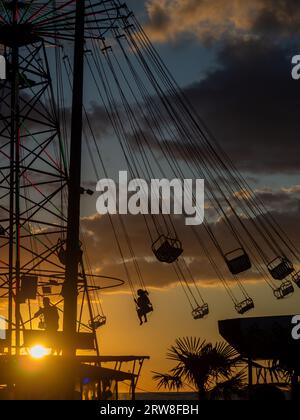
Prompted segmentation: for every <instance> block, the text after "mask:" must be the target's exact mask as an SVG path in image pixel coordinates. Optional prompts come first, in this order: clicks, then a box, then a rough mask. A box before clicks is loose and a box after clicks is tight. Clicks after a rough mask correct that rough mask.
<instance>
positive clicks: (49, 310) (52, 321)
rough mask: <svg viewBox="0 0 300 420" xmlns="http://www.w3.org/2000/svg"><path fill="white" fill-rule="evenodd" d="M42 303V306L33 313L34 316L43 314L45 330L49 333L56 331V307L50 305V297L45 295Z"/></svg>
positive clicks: (57, 326) (57, 325)
mask: <svg viewBox="0 0 300 420" xmlns="http://www.w3.org/2000/svg"><path fill="white" fill-rule="evenodd" d="M43 305H44V307H43V308H40V309H39V310H38V311H37V312H36V313H35V314H34V317H35V318H38V317H39V316H41V315H43V317H44V321H45V331H47V332H49V333H54V332H57V330H58V328H59V315H58V309H57V307H56V306H53V305H51V303H50V299H49V298H47V297H45V298H44V299H43Z"/></svg>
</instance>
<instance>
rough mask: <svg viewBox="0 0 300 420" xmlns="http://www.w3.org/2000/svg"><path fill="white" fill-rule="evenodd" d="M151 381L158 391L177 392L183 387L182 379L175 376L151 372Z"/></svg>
mask: <svg viewBox="0 0 300 420" xmlns="http://www.w3.org/2000/svg"><path fill="white" fill-rule="evenodd" d="M153 373H154V375H153V380H154V381H156V382H157V387H158V389H161V388H165V389H168V390H169V391H179V390H180V389H181V388H182V387H183V382H182V379H181V378H180V377H179V376H176V375H170V374H166V373H158V372H153Z"/></svg>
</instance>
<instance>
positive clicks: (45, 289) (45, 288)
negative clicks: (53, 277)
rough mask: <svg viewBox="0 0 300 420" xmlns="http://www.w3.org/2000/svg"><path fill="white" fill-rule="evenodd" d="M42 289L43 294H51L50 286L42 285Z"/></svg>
mask: <svg viewBox="0 0 300 420" xmlns="http://www.w3.org/2000/svg"><path fill="white" fill-rule="evenodd" d="M42 291H43V295H44V296H47V295H51V294H52V288H51V286H43V287H42Z"/></svg>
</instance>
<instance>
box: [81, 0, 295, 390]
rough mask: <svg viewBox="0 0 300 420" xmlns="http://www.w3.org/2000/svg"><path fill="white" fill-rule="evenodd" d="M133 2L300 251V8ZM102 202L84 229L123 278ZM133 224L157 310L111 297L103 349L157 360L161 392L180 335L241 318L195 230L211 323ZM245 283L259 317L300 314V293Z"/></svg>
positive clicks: (265, 1) (95, 250)
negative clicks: (193, 310)
mask: <svg viewBox="0 0 300 420" xmlns="http://www.w3.org/2000/svg"><path fill="white" fill-rule="evenodd" d="M127 3H128V6H129V7H130V8H132V9H133V10H134V11H135V13H136V15H137V16H138V17H139V19H140V21H141V23H142V24H143V25H144V27H145V29H146V32H147V34H148V35H149V37H150V39H151V40H152V41H153V43H154V44H155V46H156V47H157V49H158V51H159V52H160V54H161V56H162V57H163V59H164V61H165V63H166V64H167V66H168V68H169V69H170V71H171V72H172V74H173V75H174V76H175V79H176V80H177V81H178V83H179V84H180V86H181V87H182V88H183V89H184V90H185V92H186V93H187V95H188V96H189V98H190V100H191V101H192V102H193V104H194V105H195V107H196V109H197V111H198V113H199V114H200V115H201V116H202V118H203V119H204V121H205V122H206V124H207V125H208V126H209V128H210V130H211V131H212V133H213V134H214V135H215V137H216V138H217V139H218V141H219V143H220V144H221V146H222V147H223V148H224V149H225V150H226V151H227V152H228V153H229V154H230V156H231V157H232V159H233V160H234V162H235V163H236V165H237V166H238V168H239V169H240V170H241V171H242V173H243V174H244V176H245V177H246V178H247V180H248V182H249V183H250V185H251V186H252V188H253V189H255V190H256V192H257V193H258V195H259V196H260V198H262V199H263V201H264V203H265V204H266V205H267V207H268V208H269V209H270V210H271V211H272V212H273V213H274V215H276V217H277V219H278V220H279V221H280V223H281V224H282V225H283V226H284V228H285V229H286V230H287V231H288V233H289V235H290V237H291V238H292V239H293V240H294V242H295V243H296V245H298V246H299V212H300V201H299V199H300V185H299V168H300V154H299V140H298V121H299V117H298V113H299V100H300V95H299V94H298V93H300V89H299V88H300V83H299V82H298V83H297V82H296V81H293V80H292V78H291V67H292V66H291V58H292V57H293V56H294V55H296V54H298V53H300V46H299V42H298V37H299V28H300V6H299V4H298V2H297V1H292V0H290V1H289V0H286V1H282V2H280V5H279V4H278V3H279V2H277V1H272V0H255V1H252V2H245V1H243V0H240V1H239V0H215V1H210V0H207V1H206V0H201V1H200V0H196V1H195V0H143V1H141V0H128V2H127ZM107 153H108V152H107ZM110 159H112V158H110ZM112 165H113V166H114V165H115V163H112ZM120 169H122V168H120ZM94 200H96V197H95V198H93V200H92V202H93V203H91V202H90V201H89V202H88V203H87V201H85V202H84V203H83V208H84V213H85V215H86V217H85V218H84V220H83V229H84V230H85V231H86V232H89V235H90V239H93V240H91V241H88V244H89V245H88V249H89V251H90V254H91V258H92V261H93V265H94V268H95V267H96V266H97V264H98V268H99V270H100V271H101V273H103V274H108V273H112V272H113V273H115V274H119V275H120V277H122V269H121V268H120V269H119V270H118V268H117V266H116V264H115V260H114V258H117V251H116V247H115V244H114V242H113V239H112V235H111V231H110V228H109V224H108V223H107V220H106V218H104V217H102V218H101V217H99V216H97V215H96V214H93V212H92V207H91V206H92V205H93V204H94ZM126 226H128V227H129V229H130V232H131V235H132V236H133V237H134V243H135V246H136V251H137V255H138V258H139V260H140V261H142V263H141V266H142V270H143V273H144V275H145V280H146V284H147V285H148V286H149V288H150V292H151V300H152V302H153V304H154V307H155V311H154V313H153V314H152V315H151V316H150V322H149V323H148V324H147V325H144V326H142V327H140V326H139V325H138V320H137V318H136V314H135V311H134V305H133V303H132V297H131V295H130V294H129V293H128V291H127V292H126V290H125V291H120V292H117V291H115V293H112V294H107V293H106V294H104V295H103V305H104V309H105V311H106V312H107V316H108V320H109V321H108V325H107V327H106V328H104V329H103V331H101V334H100V340H101V341H100V342H101V351H102V352H103V353H104V354H111V353H112V354H120V353H124V354H129V353H135V354H145V355H150V356H151V361H150V362H147V363H146V366H145V369H144V372H143V376H142V379H141V382H140V387H141V388H143V389H145V390H150V391H152V390H155V384H154V383H153V382H152V380H151V376H152V374H151V371H166V370H167V368H168V367H169V366H170V365H169V363H166V361H165V353H166V350H167V348H168V347H169V346H170V345H171V344H172V343H173V342H174V340H175V338H176V337H181V336H187V335H193V336H200V337H203V338H205V339H207V340H218V339H220V337H219V336H218V329H217V321H218V320H219V319H225V318H233V317H236V316H237V314H236V312H235V311H234V308H233V305H232V302H231V301H230V300H229V298H228V296H227V294H226V293H225V291H224V289H223V287H222V286H221V284H220V283H219V282H218V280H216V279H215V278H214V276H213V273H211V271H210V270H209V268H207V264H206V262H205V261H204V260H203V258H200V257H199V259H197V258H196V257H195V255H197V249H196V248H195V246H196V245H195V243H193V242H191V243H190V240H189V238H190V233H186V232H184V231H182V235H185V237H184V238H185V242H184V245H185V248H186V252H185V255H186V256H187V257H188V256H189V255H191V256H192V257H193V262H192V267H193V272H194V274H195V276H196V278H197V280H199V284H200V288H201V292H203V295H204V297H205V300H206V301H207V302H208V303H209V305H210V309H211V314H210V316H209V317H208V318H207V319H206V320H203V321H194V320H193V319H192V317H191V314H190V308H189V306H188V303H187V301H186V298H185V296H184V293H183V291H182V289H181V287H180V285H178V284H177V283H176V278H175V275H174V272H173V271H172V268H170V267H168V266H162V265H161V264H159V263H157V262H156V261H155V260H154V259H153V258H152V255H151V250H150V245H151V244H150V243H149V241H148V242H147V241H145V238H144V234H143V232H142V229H139V218H138V217H137V218H132V217H131V216H130V217H128V219H127V220H126ZM183 229H184V228H183ZM112 256H115V257H112ZM97 259H98V260H97ZM96 260H97V263H96ZM244 281H245V285H246V287H247V290H248V292H249V294H250V296H251V297H253V299H254V300H255V304H256V309H255V311H253V312H251V313H250V314H249V316H264V315H280V314H290V313H297V312H299V309H298V308H299V296H300V295H299V291H298V290H296V293H295V294H294V296H292V297H291V298H288V299H287V300H285V301H276V300H275V298H274V297H273V295H272V291H271V290H270V289H268V287H267V286H266V284H265V283H264V282H263V281H262V280H259V279H251V278H247V279H246V280H244Z"/></svg>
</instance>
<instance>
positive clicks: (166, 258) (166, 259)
mask: <svg viewBox="0 0 300 420" xmlns="http://www.w3.org/2000/svg"><path fill="white" fill-rule="evenodd" d="M152 251H153V253H154V255H155V256H156V258H157V259H158V261H160V262H163V263H167V264H172V263H174V262H175V261H177V260H178V258H179V257H180V255H181V254H182V253H183V249H182V244H181V242H180V241H179V240H178V239H177V238H176V239H174V238H168V237H167V236H165V235H161V236H160V237H159V238H158V239H157V241H156V242H154V243H153V245H152Z"/></svg>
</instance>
